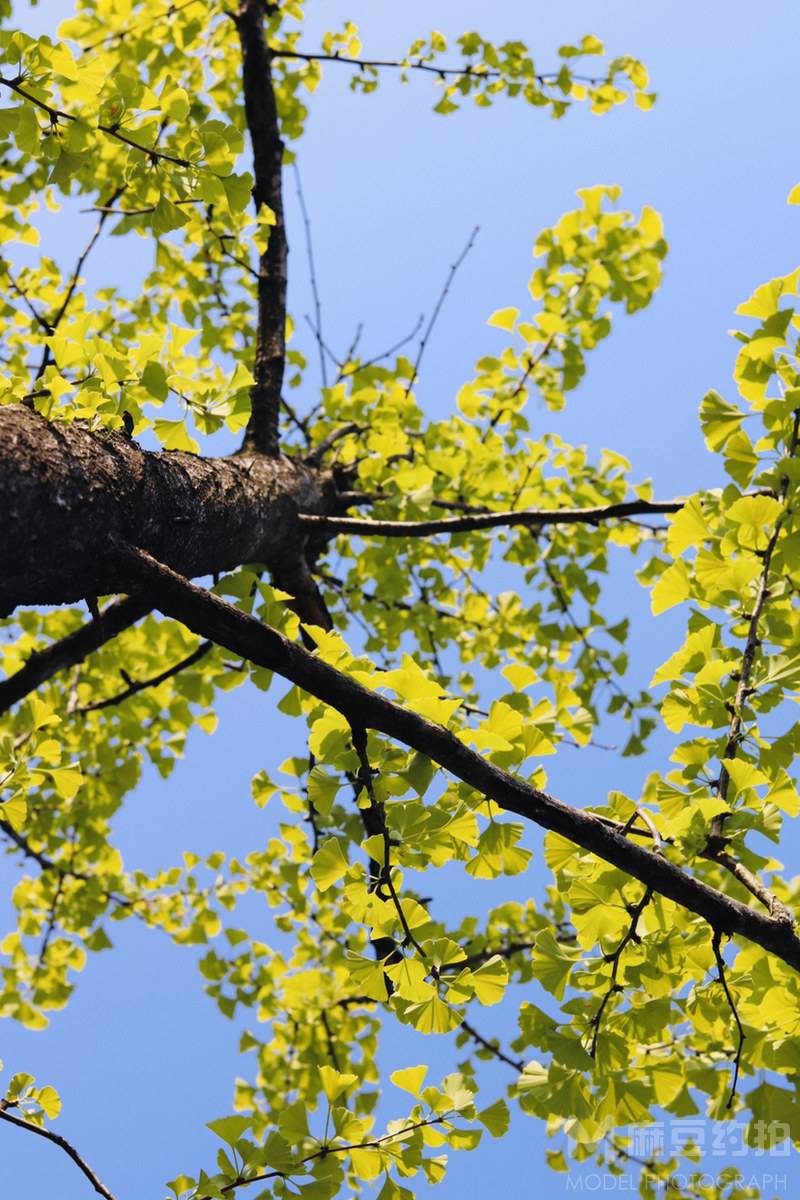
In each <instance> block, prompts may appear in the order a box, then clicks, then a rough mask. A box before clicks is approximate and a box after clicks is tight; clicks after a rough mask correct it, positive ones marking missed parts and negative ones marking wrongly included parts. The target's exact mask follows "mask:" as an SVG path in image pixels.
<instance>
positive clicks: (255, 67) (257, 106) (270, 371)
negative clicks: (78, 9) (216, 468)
mask: <svg viewBox="0 0 800 1200" xmlns="http://www.w3.org/2000/svg"><path fill="white" fill-rule="evenodd" d="M268 11H271V6H270V7H269V8H268V6H266V5H265V4H264V0H241V4H240V6H239V10H238V12H236V13H235V14H234V17H233V20H234V22H235V24H236V29H237V31H238V33H239V42H240V45H241V50H242V86H243V90H244V108H245V115H246V118H247V128H248V129H249V131H250V140H251V142H252V144H253V173H254V175H255V186H254V188H253V199H254V201H255V206H256V212H257V213H259V214H260V213H261V212H262V210H267V209H268V210H271V211H272V214H273V218H274V224H273V225H272V227H271V229H270V231H269V234H270V236H269V243H268V244H267V248H266V250H265V251H264V253H263V254H262V255H261V258H260V260H259V265H258V327H257V331H256V348H255V362H254V365H253V376H254V378H255V383H254V384H253V388H252V391H251V402H252V409H251V413H250V421H249V423H248V426H247V430H246V432H245V438H244V446H245V449H247V450H250V451H255V452H258V453H261V454H269V455H272V456H273V457H274V456H276V455H277V454H278V452H279V433H278V417H279V415H280V407H281V387H282V385H283V370H284V363H285V358H286V260H287V251H288V247H287V243H286V226H285V222H284V215H283V192H282V178H281V172H282V168H283V142H282V141H281V135H280V126H279V122H278V109H277V105H276V102H275V91H274V89H273V86H272V73H271V65H270V64H271V60H272V52H271V51H270V50H269V49H268V48H267V43H266V39H265V37H264V16H265V12H268Z"/></svg>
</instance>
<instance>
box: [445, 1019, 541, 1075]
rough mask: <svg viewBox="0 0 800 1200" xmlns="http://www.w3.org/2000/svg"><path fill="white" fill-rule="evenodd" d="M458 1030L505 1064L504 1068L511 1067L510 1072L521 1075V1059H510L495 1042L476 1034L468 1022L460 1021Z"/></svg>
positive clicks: (523, 1067) (522, 1066)
mask: <svg viewBox="0 0 800 1200" xmlns="http://www.w3.org/2000/svg"><path fill="white" fill-rule="evenodd" d="M459 1028H460V1029H461V1030H462V1032H463V1033H465V1034H466V1035H467V1037H469V1038H472V1041H473V1042H475V1043H476V1045H478V1046H480V1047H481V1049H482V1050H488V1051H489V1053H490V1054H493V1055H494V1057H495V1058H496V1059H497V1060H498V1061H499V1062H502V1063H505V1064H506V1066H508V1067H511V1069H512V1071H516V1072H517V1074H518V1075H521V1074H522V1072H523V1071H524V1070H525V1064H524V1062H523V1061H522V1059H519V1058H510V1057H509V1056H508V1055H507V1054H506V1053H505V1051H504V1050H502V1049H501V1048H500V1046H498V1045H497V1044H496V1043H495V1042H490V1041H489V1039H488V1038H485V1037H484V1036H483V1034H482V1033H479V1032H478V1030H477V1029H476V1028H475V1026H474V1025H471V1024H470V1023H469V1021H466V1020H465V1021H462V1022H461V1025H460V1026H459Z"/></svg>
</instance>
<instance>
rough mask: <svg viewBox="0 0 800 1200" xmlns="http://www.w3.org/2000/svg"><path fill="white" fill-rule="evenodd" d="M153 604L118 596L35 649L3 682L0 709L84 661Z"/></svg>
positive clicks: (147, 610)
mask: <svg viewBox="0 0 800 1200" xmlns="http://www.w3.org/2000/svg"><path fill="white" fill-rule="evenodd" d="M151 607H152V606H151V605H150V604H149V603H148V602H147V600H144V599H142V598H141V597H138V596H129V597H127V598H126V599H124V600H115V601H114V603H113V604H109V606H108V608H106V609H105V610H104V611H103V612H102V613H101V614H100V619H99V620H98V619H97V618H94V619H93V620H91V621H88V622H87V623H86V624H85V625H82V626H81V628H80V629H76V630H75V632H74V633H69V634H67V636H66V637H63V638H61V639H60V641H57V642H53V643H52V644H51V645H50V646H46V647H45V648H44V649H43V650H35V651H34V652H33V654H31V656H30V658H29V659H28V661H27V662H26V663H25V666H24V667H21V668H20V669H19V671H16V672H15V673H14V674H13V675H12V676H10V678H8V679H4V680H3V681H2V682H0V713H4V712H6V711H7V710H8V709H9V708H11V706H12V705H13V704H17V703H18V701H20V700H22V699H23V698H24V697H25V696H27V695H28V694H29V693H30V692H33V691H35V689H36V688H37V687H39V686H40V685H41V684H43V683H45V682H46V681H47V680H48V679H50V678H52V676H53V675H56V674H57V673H58V672H59V671H64V670H66V669H67V668H68V667H72V666H74V665H75V663H79V662H82V661H83V660H84V658H86V657H87V655H89V654H91V653H92V651H94V650H97V649H99V647H100V646H103V645H104V644H105V643H106V642H108V641H110V640H111V639H112V638H115V637H116V636H117V634H118V633H122V631H123V629H127V628H128V627H129V626H131V625H134V624H135V623H136V622H137V621H139V620H141V618H142V617H144V616H145V615H146V614H147V613H148V612H149V611H150V609H151Z"/></svg>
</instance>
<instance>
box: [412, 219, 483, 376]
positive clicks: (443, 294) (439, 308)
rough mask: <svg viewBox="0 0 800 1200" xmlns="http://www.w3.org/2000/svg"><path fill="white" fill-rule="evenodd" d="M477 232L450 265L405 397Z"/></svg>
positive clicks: (417, 374) (422, 341) (475, 230)
mask: <svg viewBox="0 0 800 1200" xmlns="http://www.w3.org/2000/svg"><path fill="white" fill-rule="evenodd" d="M479 232H480V226H479V225H476V226H475V228H474V229H473V231H472V233H471V234H470V235H469V239H468V241H467V244H466V246H465V247H464V249H463V250H462V251H461V253H460V254H459V256H458V258H457V259H456V260H455V262H454V263H452V264H451V267H450V270H449V272H448V275H447V279H446V280H445V283H444V287H443V288H442V290H441V292H440V294H439V299H438V300H437V301H436V305H435V307H434V310H433V312H432V313H431V319H430V321H428V324H427V327H426V329H425V332H424V333H423V335H422V340H421V341H420V344H419V350H418V351H417V357H416V360H415V362H414V369H413V371H412V372H411V378H410V379H409V381H408V385H407V387H406V396H407V395H408V394H409V392H410V391H411V389H412V387H413V386H414V384H415V383H416V382H417V379H418V377H419V368H420V365H421V363H422V357H423V355H424V353H425V350H426V348H427V345H428V342H429V341H430V337H431V334H432V333H433V330H434V326H435V325H436V322H437V320H438V318H439V313H440V312H441V311H442V305H443V304H444V302H445V300H446V299H447V295H448V292H449V291H450V288H451V286H452V283H453V280H454V279H455V277H456V274H457V273H458V268H459V267H460V266H461V264H462V263H463V261H464V259H465V258H466V257H467V255H468V254H469V252H470V250H471V249H472V247H473V246H474V245H475V238H476V237H477V236H478V233H479Z"/></svg>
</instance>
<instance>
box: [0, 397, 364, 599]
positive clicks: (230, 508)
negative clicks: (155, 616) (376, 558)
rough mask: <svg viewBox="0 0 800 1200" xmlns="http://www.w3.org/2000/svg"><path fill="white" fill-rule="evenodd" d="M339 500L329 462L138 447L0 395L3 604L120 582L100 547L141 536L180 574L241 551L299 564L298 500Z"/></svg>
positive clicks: (283, 572) (328, 504)
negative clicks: (2, 401)
mask: <svg viewBox="0 0 800 1200" xmlns="http://www.w3.org/2000/svg"><path fill="white" fill-rule="evenodd" d="M337 508H338V509H339V511H341V507H340V506H338V505H337V504H336V487H335V484H334V481H333V478H332V476H331V475H330V473H328V472H326V471H323V470H320V469H319V468H315V467H312V466H307V465H305V464H303V463H301V462H299V461H298V460H295V459H290V458H286V457H284V456H278V457H273V456H269V455H263V454H248V453H241V454H237V455H233V456H231V457H229V458H200V457H198V456H196V455H193V454H185V453H183V452H181V451H164V452H154V451H145V450H142V449H141V448H140V447H139V446H138V445H137V443H136V442H134V441H132V440H131V439H130V438H128V437H126V436H125V435H124V434H122V433H115V432H112V431H109V430H105V429H99V430H92V429H90V428H89V427H88V425H87V424H85V423H84V422H75V423H74V424H66V423H59V422H49V421H47V420H45V418H44V417H42V416H40V415H39V414H38V413H36V412H33V411H31V410H30V409H29V408H27V407H25V406H24V405H17V404H11V405H6V406H3V407H0V513H2V521H1V522H0V563H2V577H0V613H10V612H12V611H13V609H14V608H15V607H16V606H17V605H20V604H65V603H70V602H73V601H76V600H81V599H85V598H91V597H94V596H98V595H106V594H109V593H112V592H121V591H125V590H126V589H125V581H124V580H123V579H122V578H121V575H120V571H119V567H118V564H117V563H116V562H115V561H114V560H113V558H112V557H111V556H110V555H109V548H110V547H111V546H112V545H114V544H115V543H117V542H124V543H128V544H132V545H135V546H139V547H141V548H142V549H144V550H147V551H148V552H149V553H150V554H152V555H153V557H155V558H157V559H158V560H159V561H161V562H164V563H167V564H168V565H169V566H170V567H172V568H173V569H174V570H175V571H177V572H179V573H180V574H181V575H185V576H188V577H197V576H201V575H211V574H214V573H216V572H219V571H225V570H230V569H232V568H234V567H237V566H239V565H241V564H242V563H247V562H258V563H263V564H265V565H266V566H267V567H268V568H269V569H270V570H271V571H272V573H273V575H274V576H275V578H276V579H278V578H283V579H291V578H293V577H294V576H296V575H297V574H298V571H299V572H300V573H301V574H302V569H301V568H299V567H298V566H297V564H298V561H299V560H301V559H302V557H303V550H304V547H305V543H306V537H307V532H305V531H303V530H301V529H300V526H299V524H298V521H297V514H298V512H300V511H303V512H311V513H325V512H332V511H336V510H337Z"/></svg>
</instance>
